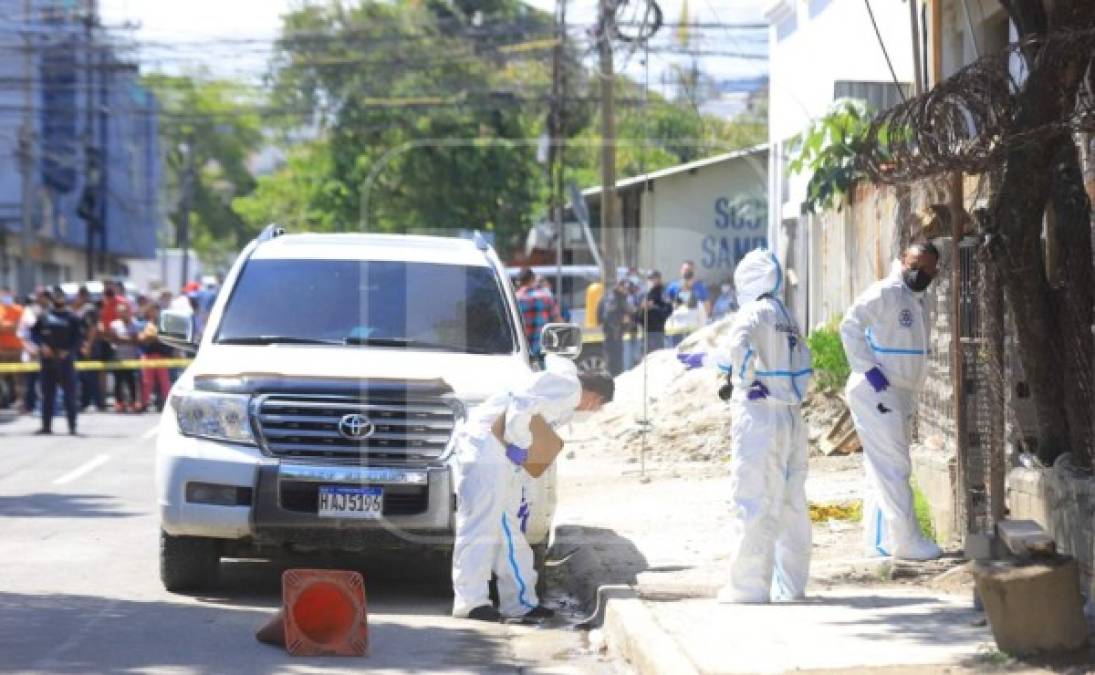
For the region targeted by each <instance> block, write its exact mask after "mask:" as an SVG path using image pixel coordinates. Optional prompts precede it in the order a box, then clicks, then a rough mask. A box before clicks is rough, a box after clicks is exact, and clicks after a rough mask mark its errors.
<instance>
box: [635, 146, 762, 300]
mask: <svg viewBox="0 0 1095 675" xmlns="http://www.w3.org/2000/svg"><path fill="white" fill-rule="evenodd" d="M767 154H768V153H767V152H766V151H764V150H761V151H757V152H754V153H750V154H747V155H744V156H741V157H737V158H734V159H731V160H728V161H724V162H718V163H715V164H711V165H708V166H703V167H699V168H696V169H692V170H688V171H682V172H680V173H674V174H671V175H668V176H663V177H660V178H657V179H655V180H653V181H651V182H650V183H648V185H647V189H646V190H645V191H644V193H643V197H642V228H643V229H642V234H641V239H640V242H641V243H640V251H639V265H640V267H642V268H643V269H657V270H659V271H660V272H661V273H662V276H663V277H664V278H665V279H666V280H667V281H668V280H671V279H674V278H676V275H677V272H678V269H679V267H680V264H681V262H682V261H684V260H692V261H693V262H695V263H696V276H697V277H698V278H700V279H702V280H703V281H704V282H705V283H707V284H708V285H709V287H710V285H711V284H715V285H716V287H717V284H718V282H720V281H721V280H722V279H724V278H726V277H729V276H731V275H732V274H733V270H734V266H735V265H736V264H737V261H738V260H740V259H741V258H742V256H744V255H745V254H746V253H748V252H749V251H751V250H752V249H754V248H757V247H763V246H765V245H767V236H766V223H767V200H766V195H765V186H766V184H767V164H768V157H767ZM651 188H652V189H651Z"/></svg>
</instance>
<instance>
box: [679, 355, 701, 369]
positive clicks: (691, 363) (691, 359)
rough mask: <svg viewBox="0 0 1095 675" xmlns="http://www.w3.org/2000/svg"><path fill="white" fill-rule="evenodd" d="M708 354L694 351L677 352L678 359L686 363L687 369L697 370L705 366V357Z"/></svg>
mask: <svg viewBox="0 0 1095 675" xmlns="http://www.w3.org/2000/svg"><path fill="white" fill-rule="evenodd" d="M705 356H707V354H705V353H703V352H694V353H691V354H688V353H685V354H677V360H678V361H680V362H681V363H683V364H684V367H685V369H686V370H695V369H696V368H702V367H703V359H704V357H705Z"/></svg>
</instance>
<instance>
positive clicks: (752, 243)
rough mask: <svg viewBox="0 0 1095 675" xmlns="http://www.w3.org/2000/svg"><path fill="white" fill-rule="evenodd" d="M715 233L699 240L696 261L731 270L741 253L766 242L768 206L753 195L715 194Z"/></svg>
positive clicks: (742, 255) (743, 254)
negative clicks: (729, 195) (734, 196)
mask: <svg viewBox="0 0 1095 675" xmlns="http://www.w3.org/2000/svg"><path fill="white" fill-rule="evenodd" d="M713 210H714V226H715V233H714V234H709V235H706V236H705V237H704V238H703V240H702V241H701V243H700V256H699V260H700V264H701V265H702V266H703V267H704V268H706V269H710V270H719V269H723V270H726V271H730V270H733V269H734V267H735V266H736V265H737V264H738V261H739V260H741V259H742V258H743V257H745V254H746V253H748V252H749V251H752V250H753V249H755V248H758V247H764V246H767V245H768V238H767V236H766V230H767V224H768V212H767V211H768V210H767V208H766V206H765V202H764V201H763V200H761V199H757V198H756V197H744V196H743V197H739V198H736V199H730V198H728V197H719V198H717V199H716V200H715V202H714V205H713Z"/></svg>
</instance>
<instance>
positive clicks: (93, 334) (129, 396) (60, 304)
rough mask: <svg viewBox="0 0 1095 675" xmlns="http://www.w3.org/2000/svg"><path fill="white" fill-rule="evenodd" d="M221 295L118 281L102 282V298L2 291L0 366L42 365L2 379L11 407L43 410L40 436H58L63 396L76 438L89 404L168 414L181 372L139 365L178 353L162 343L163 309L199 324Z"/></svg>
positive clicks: (210, 289)
mask: <svg viewBox="0 0 1095 675" xmlns="http://www.w3.org/2000/svg"><path fill="white" fill-rule="evenodd" d="M216 292H217V285H216V284H206V285H202V284H201V283H199V282H196V281H195V282H190V283H188V284H187V286H186V287H185V288H183V289H182V291H181V292H180V293H177V294H176V293H172V292H171V291H169V290H165V289H161V290H158V291H154V292H150V293H147V294H141V293H127V290H126V288H125V286H124V285H123V284H122V283H120V282H117V281H114V280H107V281H104V282H103V284H102V292H101V293H99V294H93V293H92V292H91V291H90V290H89V288H88V286H86V285H85V286H80V287H79V288H78V289H77V290H76V292H75V294H72V295H71V296H70V295H69V294H66V293H65V290H64V289H63V288H62V287H60V286H55V287H53V288H39V289H37V290H36V291H35V292H34V293H33V294H32V295H30V296H27V297H26V298H22V299H20V298H16V297H15V294H14V293H12V292H11V291H10V290H8V289H0V363H25V364H31V363H37V364H39V367H38V368H37V369H35V370H32V371H29V372H24V373H18V374H14V373H7V374H3V375H2V376H3V377H5V378H6V379H7V386H6V390H7V391H9V392H11V395H10V396H9V399H10V400H9V401H6V402H5V403H6V404H7V405H10V406H15V407H16V408H17V409H18V411H19V412H20V413H22V414H25V415H32V414H35V413H36V412H41V414H42V428H41V430H40V433H51V432H52V418H53V411H54V408H55V407H56V403H57V402H58V398H60V399H61V402H62V403H63V405H64V409H65V413H66V417H67V419H68V422H69V431H70V432H71V433H76V418H77V414H78V413H79V412H80V411H84V410H87V409H89V408H91V407H94V408H95V409H97V410H99V411H108V410H110V409H113V410H114V411H115V412H118V413H143V412H146V411H151V410H157V411H158V410H162V409H163V406H164V405H165V404H166V402H167V396H168V392H169V391H170V389H171V383H172V382H173V381H174V378H175V377H176V376H177V375H178V372H179V371H178V369H174V368H163V367H145V366H144V365H143V364H142V363H141V362H142V361H151V360H159V359H164V358H170V357H173V356H176V354H175V353H174V352H173V351H172V350H171V349H169V348H168V347H166V346H165V345H163V344H162V343H161V342H160V341H159V340H158V325H159V318H160V312H161V311H163V310H165V309H172V310H175V311H187V312H191V313H192V314H193V315H194V317H195V319H196V321H195V323H196V325H197V326H199V327H200V326H201V325H203V322H204V319H205V318H206V317H207V316H208V313H209V311H210V309H211V308H212V305H213V300H214V299H215V298H216ZM78 361H94V362H96V367H95V368H92V369H79V370H78V369H77V368H76V363H77V362H78ZM99 364H102V365H99Z"/></svg>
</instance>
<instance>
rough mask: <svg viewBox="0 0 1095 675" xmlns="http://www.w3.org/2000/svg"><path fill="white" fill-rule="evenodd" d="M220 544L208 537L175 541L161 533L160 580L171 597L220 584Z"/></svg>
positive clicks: (176, 539) (183, 538)
mask: <svg viewBox="0 0 1095 675" xmlns="http://www.w3.org/2000/svg"><path fill="white" fill-rule="evenodd" d="M220 564H221V558H220V542H218V541H217V540H216V539H210V538H208V537H173V536H171V535H169V534H167V533H166V532H163V531H161V532H160V580H161V581H162V582H163V586H164V588H166V589H167V590H168V591H170V592H172V593H182V592H186V591H199V590H204V589H207V588H210V587H211V586H213V585H214V584H216V583H217V576H218V573H219V572H220Z"/></svg>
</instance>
